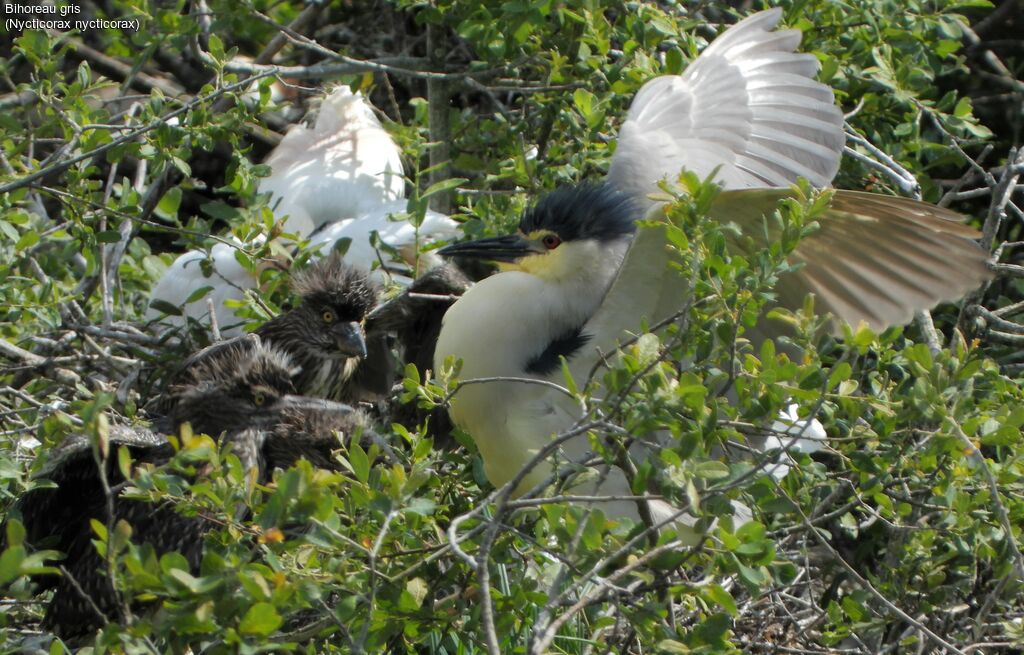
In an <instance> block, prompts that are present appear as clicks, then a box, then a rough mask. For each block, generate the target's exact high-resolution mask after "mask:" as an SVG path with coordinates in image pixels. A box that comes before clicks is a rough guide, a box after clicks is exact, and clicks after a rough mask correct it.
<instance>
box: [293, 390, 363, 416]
mask: <svg viewBox="0 0 1024 655" xmlns="http://www.w3.org/2000/svg"><path fill="white" fill-rule="evenodd" d="M274 409H275V410H282V409H294V410H299V411H313V412H321V413H325V414H338V415H339V416H344V415H345V414H351V413H352V412H354V411H356V410H354V409H352V408H351V407H349V406H348V405H346V404H344V403H336V402H334V401H333V400H324V399H323V398H310V397H308V396H294V395H291V394H289V395H287V396H281V397H280V398H278V400H277V403H276V404H275V407H274Z"/></svg>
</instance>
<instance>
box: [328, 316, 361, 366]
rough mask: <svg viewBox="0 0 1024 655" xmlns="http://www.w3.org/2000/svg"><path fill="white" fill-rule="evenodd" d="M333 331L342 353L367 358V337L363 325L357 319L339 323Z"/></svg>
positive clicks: (335, 341)
mask: <svg viewBox="0 0 1024 655" xmlns="http://www.w3.org/2000/svg"><path fill="white" fill-rule="evenodd" d="M331 333H332V336H333V337H334V343H335V344H336V345H337V347H338V350H339V351H341V353H343V354H344V355H347V356H349V357H358V358H359V359H366V337H365V335H364V334H363V326H362V325H360V324H359V323H356V322H355V321H349V322H341V323H337V324H336V325H335V326H334V328H333V329H332V330H331Z"/></svg>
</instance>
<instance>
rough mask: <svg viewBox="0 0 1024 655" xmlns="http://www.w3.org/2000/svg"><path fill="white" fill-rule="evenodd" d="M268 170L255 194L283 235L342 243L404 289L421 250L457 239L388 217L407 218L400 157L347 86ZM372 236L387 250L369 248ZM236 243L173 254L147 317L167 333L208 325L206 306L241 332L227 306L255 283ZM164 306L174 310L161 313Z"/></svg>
mask: <svg viewBox="0 0 1024 655" xmlns="http://www.w3.org/2000/svg"><path fill="white" fill-rule="evenodd" d="M265 163H266V164H267V165H269V166H270V168H271V174H270V175H269V176H268V177H265V178H263V179H262V180H261V181H260V186H259V190H260V191H261V192H269V193H270V194H271V199H270V204H271V207H273V209H274V215H275V216H277V217H280V218H284V219H285V220H284V225H283V229H284V232H286V233H288V234H293V235H295V236H296V237H298V238H300V239H309V242H310V243H309V245H310V248H311V249H313V250H314V251H316V252H317V253H318V254H319V255H326V254H328V253H330V252H331V251H332V250H334V249H335V248H336V246H338V244H339V242H344V243H347V246H346V247H347V250H346V251H345V260H346V261H347V262H348V263H349V264H351V265H353V266H356V267H357V268H360V269H363V270H370V269H371V268H372V267H373V265H374V264H376V263H382V264H383V266H384V268H386V269H388V271H389V272H390V273H391V275H390V276H389V277H390V278H391V279H396V280H399V281H404V282H409V281H410V280H411V278H410V277H409V276H408V274H409V273H412V275H413V276H415V271H412V269H411V265H412V263H415V262H416V261H417V260H418V258H419V255H418V249H419V246H421V245H423V244H424V243H427V242H429V241H432V240H446V239H450V238H453V237H455V235H456V234H457V233H458V229H457V228H458V224H457V223H456V222H455V221H453V220H451V219H450V218H448V217H447V216H445V215H443V214H439V213H437V212H433V211H427V212H426V213H425V215H424V217H423V221H422V223H420V224H419V225H418V226H415V225H413V224H412V223H411V222H410V221H407V220H391V219H392V217H394V216H395V215H402V214H404V213H405V211H406V205H407V202H406V199H405V178H404V177H403V172H402V155H401V151H399V149H398V146H397V145H395V142H394V140H393V139H392V138H391V135H390V134H388V132H387V131H386V130H385V129H384V127H383V126H382V125H381V124H380V121H379V120H377V117H376V116H375V115H374V113H373V108H372V107H371V106H370V105H369V103H367V102H366V100H365V99H364V98H363V96H362V94H360V93H358V92H355V93H353V92H352V91H351V90H350V89H349V88H348V87H347V86H344V85H342V86H339V87H337V88H336V89H334V90H333V91H332V92H331V93H330V94H328V95H327V96H326V97H325V98H324V100H323V102H322V104H321V106H320V112H319V114H318V115H317V119H316V124H315V125H314V126H313V127H312V128H308V127H305V126H303V125H296V126H293V127H292V128H291V130H289V131H288V133H287V134H286V135H285V136H284V138H283V139H282V140H281V143H280V144H278V146H277V148H275V149H274V151H273V152H272V153H271V154H270V156H269V157H267V160H266V162H265ZM373 234H376V235H377V237H378V238H379V239H380V242H381V243H382V244H384V245H385V246H387V248H386V249H384V250H379V249H378V248H376V247H375V246H374V245H372V244H371V235H373ZM228 239H230V240H232V241H234V240H233V239H232V238H231V237H228ZM256 241H257V242H259V243H262V241H260V240H259V239H257V240H256ZM242 245H243V244H241V243H237V242H236V243H231V244H229V243H217V244H215V245H214V246H213V247H212V248H211V249H210V250H209V252H206V251H203V250H191V251H189V252H186V253H184V254H183V255H181V256H179V257H178V258H177V259H176V260H175V261H174V262H173V263H172V264H171V265H170V267H169V268H168V269H167V271H166V272H165V273H164V275H163V277H161V278H160V280H159V282H157V285H156V286H155V287H154V289H153V292H152V294H151V301H156V306H150V307H149V308H148V309H147V312H146V318H147V319H149V320H158V321H159V322H160V323H161V324H163V325H168V326H173V327H181V326H184V325H185V324H186V321H187V320H188V319H193V320H196V321H198V322H199V323H201V324H209V322H210V316H209V304H208V300H209V301H210V302H212V304H213V308H214V313H215V316H216V319H217V324H218V326H219V327H220V330H221V334H223V335H224V336H237V335H238V334H241V322H240V321H239V320H238V319H236V318H235V308H234V307H229V306H228V303H229V302H235V303H237V302H241V301H244V300H245V296H246V293H247V292H249V291H251V290H252V289H256V288H257V287H258V286H259V280H258V279H257V277H255V276H254V275H253V274H252V273H251V272H250V271H249V270H248V269H247V268H246V267H244V266H242V264H241V263H240V262H239V261H238V260H237V259H236V257H235V251H236V249H237V248H238V247H240V246H242ZM390 253H398V256H397V257H392V256H391V254H390ZM374 275H375V276H376V277H378V278H380V277H382V276H381V275H380V274H379V273H376V272H375V273H374ZM203 287H211V289H210V291H209V293H208V294H206V295H203V296H202V297H200V298H195V297H194V296H195V293H196V291H197V290H199V289H201V288H203ZM164 305H170V306H173V307H175V308H177V310H176V312H175V313H165V312H164V311H162V310H161V307H163V306H164Z"/></svg>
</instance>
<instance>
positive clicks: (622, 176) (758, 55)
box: [434, 9, 988, 537]
mask: <svg viewBox="0 0 1024 655" xmlns="http://www.w3.org/2000/svg"><path fill="white" fill-rule="evenodd" d="M781 15H782V13H781V11H780V10H779V9H773V10H769V11H765V12H761V13H758V14H754V15H752V16H750V17H748V18H747V19H746V20H743V21H741V22H740V23H738V24H737V25H735V26H733V27H732V28H731V29H729V30H728V31H727V32H725V33H724V34H722V35H721V36H720V37H719V38H718V39H716V40H715V42H714V43H713V44H712V45H711V46H709V47H708V48H707V49H706V50H705V52H704V53H703V54H702V55H701V56H700V57H698V58H697V60H696V61H694V62H693V63H692V64H691V65H690V66H689V68H688V69H687V70H686V71H685V72H684V74H683V75H680V76H669V77H659V78H657V79H654V80H652V81H650V82H648V83H647V84H646V85H644V87H643V88H642V89H641V90H640V92H639V93H638V94H637V97H636V99H635V100H634V102H633V105H632V108H631V109H630V111H629V114H628V116H627V118H626V121H625V124H624V125H623V126H622V129H621V130H620V134H619V140H618V145H617V148H616V151H615V155H614V157H613V159H612V163H611V168H610V170H609V174H608V178H607V182H606V183H604V184H591V185H583V186H580V187H575V188H563V189H559V190H556V191H554V192H553V193H551V194H550V195H548V196H547V197H546V198H544V199H542V200H541V201H540V202H539V203H538V204H537V206H536V207H534V208H533V209H531V210H528V211H527V212H526V213H525V214H524V215H523V217H522V220H521V221H520V225H519V232H518V233H517V234H515V235H510V236H505V237H494V238H489V239H482V240H478V241H473V242H468V243H462V244H457V245H454V246H449V247H447V248H444V249H442V250H441V251H439V252H440V254H442V255H460V256H463V257H478V258H482V259H490V260H495V261H499V262H503V267H502V268H503V272H500V273H498V274H496V275H493V276H491V277H489V278H487V279H485V280H483V281H481V282H479V283H477V284H476V285H475V286H473V287H472V288H471V289H470V290H469V291H468V292H466V294H465V295H463V297H462V298H461V299H460V300H459V301H457V302H456V303H455V304H454V305H453V306H452V308H451V309H450V310H449V311H448V313H447V314H446V315H445V317H444V324H443V327H442V330H441V334H440V337H439V339H438V344H437V349H436V351H435V359H434V368H435V370H440V369H441V367H442V365H443V363H444V362H445V360H446V359H447V358H449V357H453V358H456V359H461V360H462V368H461V373H460V377H461V378H462V379H463V380H469V379H474V378H494V377H502V378H530V379H533V380H541V381H546V382H553V383H555V384H562V383H563V382H564V380H563V375H562V370H561V366H560V358H562V357H564V358H565V359H566V360H567V361H568V365H569V370H570V372H571V374H572V376H573V378H574V379H575V380H576V381H577V382H582V381H585V380H587V377H588V375H589V372H590V371H591V370H592V369H593V368H594V367H595V365H597V364H598V363H599V362H600V361H601V360H600V359H599V356H600V355H599V354H600V353H605V354H607V353H612V352H614V351H615V350H616V348H617V344H618V343H620V342H622V341H624V340H626V339H627V338H629V337H630V336H632V335H636V334H638V333H639V332H640V330H641V325H642V324H643V323H644V321H646V323H647V324H648V325H653V324H655V323H656V322H658V321H659V320H661V319H664V318H667V317H669V316H672V315H673V314H674V313H675V312H676V311H678V310H679V309H680V308H681V307H682V306H683V304H684V302H685V299H686V297H687V295H688V294H689V288H688V286H687V282H686V280H685V278H683V277H681V275H680V274H679V273H677V272H675V270H674V269H673V268H671V267H669V265H668V264H669V261H670V258H671V257H672V255H671V251H670V249H668V248H667V247H666V244H667V238H666V235H665V231H664V229H663V225H664V223H661V224H659V225H653V226H646V227H640V228H639V229H638V228H637V226H636V222H635V221H636V220H637V219H640V218H643V217H645V215H646V216H647V217H648V218H649V219H651V220H661V221H664V214H663V213H662V212H660V211H658V209H660V208H658V209H655V210H654V211H650V212H649V211H648V208H650V207H652V205H654V202H653V201H652V200H651V199H650V198H649V197H648V194H650V193H652V192H655V191H657V190H658V189H657V182H658V181H659V180H661V179H663V178H666V177H667V178H668V179H669V180H673V179H675V177H676V175H677V174H678V172H679V170H680V169H682V168H686V169H688V170H691V171H694V172H697V173H698V174H699V175H702V176H706V175H708V174H710V173H711V172H712V171H714V170H715V169H716V168H717V169H718V173H717V178H716V179H717V181H718V182H719V183H720V184H721V185H722V186H723V187H724V188H725V189H726V190H723V191H722V192H721V193H720V194H719V196H718V198H717V200H716V201H715V202H714V204H713V206H712V207H711V210H710V214H711V215H712V218H716V219H718V220H720V221H722V222H732V223H735V224H736V225H737V226H738V227H739V228H740V229H741V231H742V232H743V234H744V236H745V237H751V238H752V239H754V240H757V239H760V243H758V244H757V246H764V245H767V241H766V240H767V239H770V238H771V235H765V231H766V230H765V225H766V223H765V221H764V218H763V217H764V216H766V215H770V214H771V213H772V211H774V209H775V207H776V206H777V204H778V202H779V200H780V199H782V198H784V197H788V196H790V195H792V192H791V191H790V190H789V189H786V188H779V187H785V186H788V185H790V184H792V183H793V182H796V181H797V179H798V178H800V177H804V178H807V179H809V180H810V181H811V182H812V183H814V184H816V185H818V186H824V185H827V184H828V183H829V182H830V181H831V179H832V177H833V176H834V174H835V173H836V171H837V169H838V163H839V158H840V155H841V153H842V148H843V143H844V134H843V127H842V125H843V117H842V114H841V112H840V111H839V109H838V108H837V107H836V106H835V105H834V104H833V96H832V92H831V90H830V89H829V88H828V87H827V86H825V85H824V84H821V83H819V82H817V81H814V80H813V79H812V77H813V75H814V74H815V73H816V71H817V68H818V63H817V60H816V59H815V58H814V57H813V56H812V55H809V54H797V53H794V52H793V50H794V49H795V48H796V47H797V45H798V44H799V41H800V33H799V32H798V31H796V30H785V31H772V30H773V29H774V27H775V26H776V24H777V23H778V21H779V19H780V18H781ZM773 187H774V188H773ZM958 219H959V217H958V216H957V215H956V214H955V213H953V212H951V211H949V210H946V209H942V208H939V207H934V206H931V205H927V204H924V203H920V202H916V201H912V200H907V199H903V198H895V197H888V196H880V195H874V194H868V193H863V192H853V191H836V192H835V195H834V199H833V202H832V206H831V210H829V211H828V212H827V214H826V215H825V216H823V217H822V219H821V220H820V221H819V222H820V225H821V227H820V229H819V230H818V231H817V232H816V233H814V234H813V235H811V236H809V237H807V238H805V239H804V240H803V241H802V242H801V243H800V245H799V246H798V248H797V249H796V251H795V252H794V253H793V255H792V256H791V261H792V262H802V263H803V264H804V267H803V269H802V270H799V271H797V272H794V273H790V274H787V275H784V276H782V278H780V280H779V282H778V285H777V288H776V292H777V295H778V298H779V304H780V305H782V306H784V307H788V308H795V309H799V308H800V307H801V306H802V304H803V301H804V298H805V297H806V296H807V295H808V294H810V293H813V294H815V296H816V303H815V308H816V309H817V310H818V311H819V312H822V313H826V312H830V313H831V314H832V315H833V316H834V317H835V318H836V319H837V320H838V321H845V322H848V323H851V324H853V325H857V324H858V323H859V322H860V321H865V322H866V323H867V324H868V325H870V326H871V327H872V328H874V329H876V330H877V329H882V328H885V327H888V326H891V325H896V324H900V323H902V322H906V321H909V320H910V319H911V318H912V316H913V313H914V311H916V310H923V309H927V308H930V307H932V306H933V305H935V304H937V303H938V302H940V301H943V300H952V299H955V298H958V297H960V296H961V295H962V294H964V293H966V292H967V291H968V290H970V289H973V288H975V287H976V286H977V285H978V284H980V283H981V282H982V281H983V280H985V279H987V278H988V272H987V270H986V268H985V265H984V262H985V258H986V256H985V253H984V252H982V250H981V249H980V248H979V247H978V245H977V244H976V243H974V242H972V241H970V239H972V238H974V237H976V233H975V232H974V230H971V229H969V228H966V227H964V226H962V225H960V223H959V222H958ZM731 245H732V246H733V248H734V252H736V249H737V248H738V249H739V251H741V252H742V251H743V249H744V248H745V247H746V248H749V244H748V243H746V242H741V241H740V240H739V239H737V240H736V243H734V244H731ZM755 247H756V246H755ZM766 323H769V322H762V324H761V325H759V326H758V330H759V334H760V335H761V336H771V335H773V334H774V330H773V328H772V326H771V325H767V324H766ZM747 336H748V338H752V339H756V338H759V337H757V336H753V335H752V334H751V331H748V333H747ZM450 413H451V416H452V419H453V420H454V422H455V423H456V425H458V426H459V427H461V428H462V429H463V430H465V431H466V432H467V433H469V434H470V435H471V436H472V437H473V439H474V441H475V442H476V444H477V446H478V448H479V450H480V455H481V457H482V458H483V462H484V469H485V472H486V474H487V477H488V478H489V479H490V481H491V482H492V483H493V484H494V485H495V486H499V487H500V486H501V485H504V484H506V483H508V482H509V481H511V480H513V479H514V478H515V477H516V476H517V475H519V474H520V472H521V471H522V470H523V469H524V467H525V466H526V465H527V464H528V463H529V462H530V460H531V459H533V458H534V457H535V455H537V453H538V452H539V451H540V450H541V449H543V448H544V447H545V446H547V445H548V444H549V443H550V440H551V438H552V436H553V435H556V434H559V433H564V432H566V431H567V430H568V429H569V428H571V427H572V426H573V425H574V424H575V423H576V422H577V420H578V419H579V418H580V408H579V407H578V406H577V405H576V403H575V401H574V400H573V399H571V398H569V397H567V396H566V395H565V394H563V393H561V392H560V391H558V390H555V389H552V388H551V387H550V386H545V385H543V384H531V383H527V382H518V381H514V380H501V381H489V382H481V383H477V384H472V385H464V386H462V387H461V388H460V389H459V390H458V392H457V393H456V394H455V395H454V397H453V398H452V400H451V406H450ZM790 425H792V422H791V421H786V424H785V425H783V426H782V427H783V428H785V431H787V432H790V433H792V432H793V430H792V429H791V428H790V427H789V426H790ZM801 425H802V424H801ZM794 427H796V426H794ZM800 429H803V428H802V427H801V428H800ZM800 429H798V430H796V433H798V434H799V432H800ZM806 433H813V436H817V437H820V436H821V431H820V424H818V425H813V424H812V425H810V426H807V429H806ZM637 436H645V435H637ZM782 441H786V439H782V440H779V443H778V444H776V445H781V443H782ZM769 445H771V444H769ZM590 449H591V448H590V443H589V441H588V439H587V437H586V436H585V435H581V436H578V437H574V438H572V439H570V440H568V441H566V442H565V443H564V444H563V445H562V447H561V455H562V457H561V458H560V459H561V461H563V462H564V461H566V460H568V461H582V460H583V459H585V458H586V457H587V456H588V453H589V452H590ZM553 461H554V460H552V462H553ZM551 472H552V464H551V463H546V464H541V465H540V466H536V467H534V469H533V470H532V471H530V472H529V473H528V474H527V475H526V476H525V477H524V478H522V480H521V482H520V483H519V485H518V487H517V488H516V489H515V493H516V494H521V493H524V492H525V491H527V490H529V489H531V488H533V487H534V486H536V485H537V484H539V483H542V482H543V481H544V480H545V479H547V478H548V477H549V475H550V474H551ZM596 477H597V476H591V480H589V481H586V482H582V483H579V484H577V486H575V487H574V488H573V489H572V490H571V492H570V493H578V494H585V495H600V496H631V495H632V492H631V490H630V485H629V483H628V480H627V476H626V475H625V473H624V472H623V471H622V470H620V469H618V468H617V467H611V469H610V470H609V471H607V477H606V478H605V479H604V480H600V479H599V478H598V479H596V480H595V479H594V478H596ZM643 502H644V503H645V504H646V505H647V510H648V511H649V514H650V516H651V517H652V518H653V519H654V521H655V522H657V523H661V522H665V521H671V520H674V519H676V518H679V520H680V523H677V524H676V525H677V527H679V534H680V535H681V536H685V535H686V533H687V532H689V535H690V536H691V537H696V536H697V535H695V534H694V533H693V532H692V531H688V530H687V529H686V524H687V523H688V522H689V521H687V520H686V517H681V518H680V512H679V511H678V510H677V509H676V508H674V507H672V506H671V505H670V504H669V503H667V502H664V501H662V500H653V499H651V500H645V501H643ZM595 507H596V508H597V509H601V510H602V511H603V512H604V513H605V515H606V516H613V517H623V518H628V519H632V520H637V519H638V518H639V517H640V516H641V512H640V511H638V509H639V508H638V503H637V502H636V501H633V500H628V499H627V500H617V501H616V500H608V501H607V502H599V503H596V504H595Z"/></svg>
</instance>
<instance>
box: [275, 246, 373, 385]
mask: <svg viewBox="0 0 1024 655" xmlns="http://www.w3.org/2000/svg"><path fill="white" fill-rule="evenodd" d="M292 288H293V289H294V290H295V292H296V293H297V294H298V296H299V298H300V302H299V304H298V306H296V307H295V308H294V309H292V310H290V311H287V312H285V313H283V314H281V315H280V316H277V317H276V318H273V319H271V320H269V321H267V322H266V323H264V324H263V325H262V326H260V328H259V329H258V330H256V334H258V335H259V336H260V338H262V339H263V340H264V341H266V342H268V343H272V344H273V345H274V346H276V347H277V348H280V349H281V350H283V351H285V352H287V353H288V355H289V356H290V357H291V360H292V362H293V363H294V364H295V365H296V366H297V367H298V368H299V370H298V372H297V374H296V375H295V378H294V380H293V382H294V384H295V388H296V389H297V390H298V392H299V393H301V394H303V395H306V396H315V397H318V398H329V399H331V400H338V401H344V402H352V401H356V400H361V399H364V398H367V397H372V396H373V395H375V394H382V393H384V392H386V391H387V389H386V387H385V388H384V389H378V388H372V387H373V385H367V384H366V383H365V382H364V381H363V380H364V378H363V377H359V378H356V379H353V375H354V374H355V373H356V370H357V369H358V368H359V367H360V366H361V363H362V365H363V366H366V367H368V368H374V367H378V368H379V367H384V368H387V369H390V361H389V360H388V359H387V353H386V348H385V347H384V346H383V345H382V344H380V343H379V342H373V343H371V344H370V347H369V348H368V347H367V340H366V333H365V331H364V328H363V323H364V321H365V319H366V315H367V314H368V313H369V312H370V310H371V309H372V308H373V307H374V305H376V303H377V297H378V294H379V287H378V286H377V285H376V283H374V282H372V281H371V280H370V279H369V278H368V277H367V275H366V274H365V273H364V272H362V271H360V270H358V269H356V268H353V267H352V266H349V265H348V264H346V263H345V262H344V261H342V259H341V257H339V256H338V255H336V254H332V255H330V256H328V257H324V258H323V259H321V260H319V261H318V262H316V263H315V264H313V265H312V266H310V267H309V268H307V269H305V270H303V271H300V272H298V273H296V274H294V275H293V277H292ZM367 377H369V376H367ZM367 386H370V387H371V388H366V387H367Z"/></svg>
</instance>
